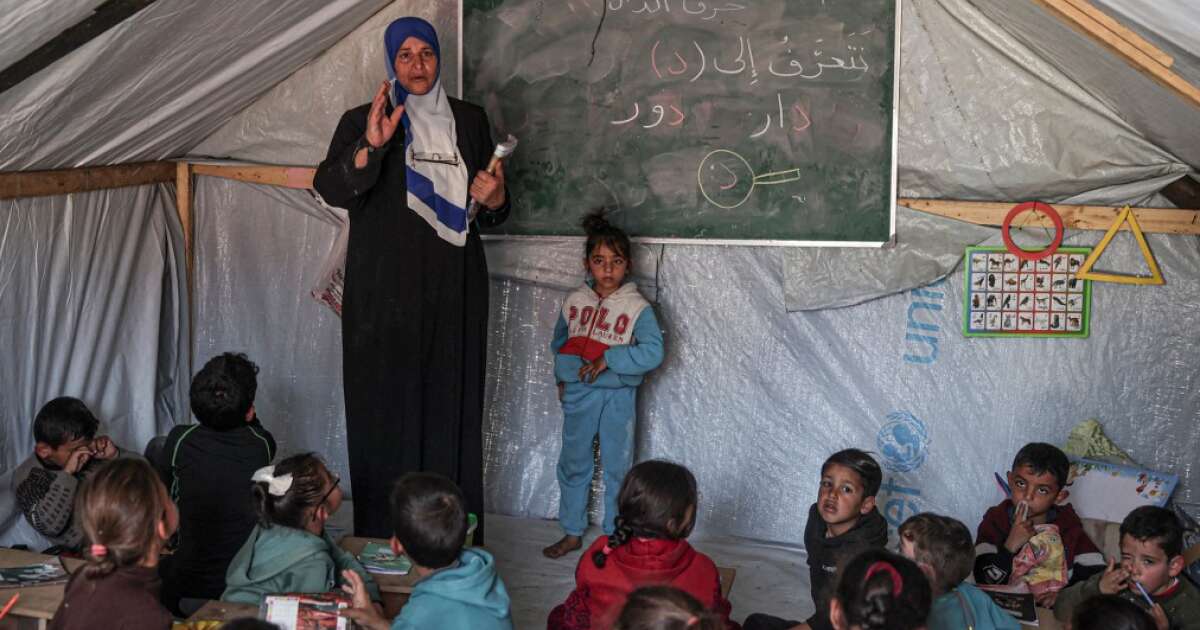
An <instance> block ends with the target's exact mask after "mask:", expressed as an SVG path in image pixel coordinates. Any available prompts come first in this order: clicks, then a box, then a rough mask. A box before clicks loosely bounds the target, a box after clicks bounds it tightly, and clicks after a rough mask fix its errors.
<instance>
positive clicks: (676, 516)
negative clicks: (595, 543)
mask: <svg viewBox="0 0 1200 630" xmlns="http://www.w3.org/2000/svg"><path fill="white" fill-rule="evenodd" d="M698 501H699V492H698V491H697V490H696V477H695V476H694V475H692V471H690V470H688V469H687V467H686V466H681V465H679V464H674V463H671V462H667V461H663V460H659V459H652V460H648V461H644V462H642V463H640V464H638V465H636V466H634V467H633V468H630V469H629V472H628V473H625V481H623V482H622V483H621V492H620V494H618V495H617V511H618V514H619V515H618V516H617V518H616V521H615V523H616V531H614V532H613V535H612V536H609V538H608V544H607V545H606V546H605V547H604V549H602V550H600V551H597V552H595V553H594V554H592V562H594V563H595V565H596V566H597V567H604V564H605V561H606V560H607V557H608V554H609V553H612V550H613V549H615V548H617V547H620V546H621V545H623V544H625V543H627V542H629V540H630V539H631V538H634V537H639V538H665V539H668V540H680V539H683V538H687V537H688V535H689V534H691V533H692V526H693V525H695V522H696V510H697V508H698V506H697V503H698Z"/></svg>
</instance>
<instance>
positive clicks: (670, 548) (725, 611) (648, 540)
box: [546, 460, 739, 630]
mask: <svg viewBox="0 0 1200 630" xmlns="http://www.w3.org/2000/svg"><path fill="white" fill-rule="evenodd" d="M617 504H618V511H619V513H620V516H618V517H617V520H616V531H615V532H614V533H613V535H612V536H601V537H599V538H597V539H596V542H594V543H592V546H591V547H590V548H589V549H588V550H587V552H585V553H584V554H583V557H582V558H580V560H579V565H578V566H577V567H576V568H575V590H574V591H572V592H571V594H570V595H569V596H568V597H567V601H565V602H563V603H562V604H561V605H559V606H558V607H556V608H555V609H554V610H552V611H550V619H549V620H548V622H547V624H546V625H547V628H548V630H592V629H599V628H609V627H612V624H613V622H614V621H615V620H616V618H617V615H619V614H620V612H621V607H622V606H623V605H624V604H625V599H626V598H627V597H628V596H629V594H630V593H632V592H633V591H634V589H636V588H638V587H640V586H648V585H657V584H663V585H667V586H673V587H675V588H678V589H680V590H682V591H684V592H686V593H688V594H689V595H691V596H692V597H695V598H696V599H697V600H699V601H700V603H701V604H703V605H704V607H705V608H707V609H708V610H710V611H712V612H713V613H714V614H716V615H719V616H720V617H721V619H722V620H723V621H724V623H725V627H726V628H728V629H737V628H739V626H738V625H737V624H736V623H733V622H732V621H730V620H729V610H730V605H729V601H728V600H726V599H725V598H724V597H723V596H722V595H721V580H720V576H719V575H718V574H717V565H716V564H714V563H713V561H712V559H710V558H709V557H708V556H706V555H704V554H702V553H699V552H697V551H696V550H695V549H693V548H692V546H691V545H689V544H688V542H687V540H685V539H686V538H687V537H688V534H690V533H692V527H693V526H694V525H695V524H696V507H697V493H696V478H695V477H694V476H692V472H691V471H690V470H688V469H687V468H685V467H683V466H680V465H679V464H672V463H670V462H665V461H659V460H651V461H647V462H642V463H640V464H638V465H636V466H634V467H633V468H632V469H630V471H629V473H628V474H626V475H625V481H624V482H623V483H622V484H621V493H620V495H619V496H618V497H617Z"/></svg>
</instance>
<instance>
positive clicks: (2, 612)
mask: <svg viewBox="0 0 1200 630" xmlns="http://www.w3.org/2000/svg"><path fill="white" fill-rule="evenodd" d="M20 598H21V594H20V593H14V594H13V596H12V599H9V600H8V603H7V604H5V605H4V608H0V619H3V618H4V616H5V615H7V614H8V611H10V610H12V607H13V606H16V605H17V600H18V599H20Z"/></svg>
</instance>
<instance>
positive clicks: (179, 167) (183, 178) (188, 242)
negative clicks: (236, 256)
mask: <svg viewBox="0 0 1200 630" xmlns="http://www.w3.org/2000/svg"><path fill="white" fill-rule="evenodd" d="M175 207H176V209H177V210H178V211H179V224H180V225H182V226H183V258H184V265H185V272H184V273H185V274H186V275H187V314H188V338H187V358H188V361H187V363H188V374H189V375H190V374H191V372H192V371H193V370H194V368H195V366H193V365H192V359H193V357H192V347H193V344H194V342H195V337H194V334H195V326H194V325H193V324H192V319H193V318H194V317H195V314H196V310H195V309H194V308H192V305H193V301H192V295H193V293H192V286H193V279H194V276H193V273H194V269H195V266H196V265H195V259H196V258H195V257H196V253H195V248H194V245H195V240H194V228H195V222H194V220H193V217H192V171H191V165H190V164H188V163H187V162H176V163H175Z"/></svg>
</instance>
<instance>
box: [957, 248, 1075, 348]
mask: <svg viewBox="0 0 1200 630" xmlns="http://www.w3.org/2000/svg"><path fill="white" fill-rule="evenodd" d="M1091 251H1092V249H1091V248H1090V247H1060V248H1059V249H1058V250H1057V251H1056V252H1054V253H1053V254H1050V255H1049V256H1045V257H1043V258H1039V259H1036V260H1027V259H1024V258H1020V257H1018V256H1016V255H1015V254H1013V253H1012V252H1010V251H1008V250H1007V249H1005V248H1004V247H968V248H967V252H966V265H967V271H966V273H964V274H963V275H964V276H966V290H965V291H964V292H963V295H964V297H965V302H964V304H963V334H964V335H966V336H967V337H1036V336H1043V337H1087V336H1088V332H1089V330H1090V320H1091V312H1092V283H1091V282H1090V281H1088V280H1080V279H1078V278H1076V277H1075V272H1077V271H1079V269H1080V268H1081V267H1083V262H1084V260H1086V259H1087V256H1088V254H1089V253H1091Z"/></svg>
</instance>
